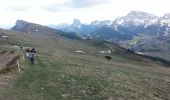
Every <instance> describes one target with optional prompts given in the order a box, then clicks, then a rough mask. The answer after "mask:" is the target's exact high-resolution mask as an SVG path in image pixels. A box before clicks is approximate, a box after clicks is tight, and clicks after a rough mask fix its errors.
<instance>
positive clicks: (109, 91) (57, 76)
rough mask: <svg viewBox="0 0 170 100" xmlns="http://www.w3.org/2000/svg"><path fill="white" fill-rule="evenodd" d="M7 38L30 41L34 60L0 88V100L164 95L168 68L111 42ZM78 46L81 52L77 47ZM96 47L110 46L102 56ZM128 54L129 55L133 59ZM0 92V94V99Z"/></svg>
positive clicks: (120, 99) (136, 99) (125, 99)
mask: <svg viewBox="0 0 170 100" xmlns="http://www.w3.org/2000/svg"><path fill="white" fill-rule="evenodd" d="M7 34H8V35H9V38H12V39H10V41H11V42H13V41H15V42H16V43H17V42H18V43H23V44H24V46H26V47H35V48H36V50H37V53H36V62H35V65H31V64H30V62H29V60H28V59H25V60H23V61H22V62H21V64H22V66H23V69H24V70H23V72H22V73H21V74H18V75H17V76H16V78H14V79H13V80H11V82H10V84H9V85H8V87H7V88H6V89H5V90H3V92H0V94H1V95H0V96H2V97H1V98H2V100H152V99H154V100H169V98H170V95H169V94H170V69H169V68H166V67H164V66H161V65H158V64H156V63H154V62H153V61H151V60H149V59H147V58H142V57H137V55H129V54H128V53H127V52H125V51H124V50H123V49H121V48H119V47H117V46H116V45H113V46H111V44H108V43H100V42H94V41H81V40H69V39H66V38H56V37H51V36H34V35H27V34H22V33H17V32H12V33H11V32H7ZM77 50H80V51H84V52H85V53H76V52H75V51H77ZM101 50H111V51H112V52H113V53H112V54H109V55H110V56H111V57H112V58H113V60H112V61H110V62H109V61H106V60H105V58H104V56H105V55H108V54H101V53H99V51H101ZM132 58H133V59H132ZM1 98H0V99H1Z"/></svg>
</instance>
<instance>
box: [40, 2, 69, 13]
mask: <svg viewBox="0 0 170 100" xmlns="http://www.w3.org/2000/svg"><path fill="white" fill-rule="evenodd" d="M40 9H41V10H45V11H49V12H63V11H67V10H68V8H67V7H65V6H64V5H63V4H55V3H51V4H47V5H42V6H40Z"/></svg>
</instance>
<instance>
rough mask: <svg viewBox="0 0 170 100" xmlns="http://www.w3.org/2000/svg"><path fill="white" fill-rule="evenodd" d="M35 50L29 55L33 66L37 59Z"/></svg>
mask: <svg viewBox="0 0 170 100" xmlns="http://www.w3.org/2000/svg"><path fill="white" fill-rule="evenodd" d="M35 53H36V51H35V48H32V50H30V53H29V55H30V56H29V57H30V60H31V64H32V65H33V64H34V57H35Z"/></svg>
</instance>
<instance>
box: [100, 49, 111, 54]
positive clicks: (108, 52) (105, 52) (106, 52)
mask: <svg viewBox="0 0 170 100" xmlns="http://www.w3.org/2000/svg"><path fill="white" fill-rule="evenodd" d="M99 52H100V53H104V54H111V51H110V50H108V51H99Z"/></svg>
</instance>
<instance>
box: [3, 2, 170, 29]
mask: <svg viewBox="0 0 170 100" xmlns="http://www.w3.org/2000/svg"><path fill="white" fill-rule="evenodd" d="M0 2H1V3H0V12H1V16H0V22H1V23H0V25H1V26H2V25H3V26H11V25H14V23H15V21H16V20H17V19H22V20H26V21H31V22H35V23H39V24H43V25H48V24H58V23H65V22H69V23H70V22H72V20H73V19H74V18H77V19H80V20H81V21H82V22H84V23H90V21H92V20H96V19H97V20H106V19H109V20H114V19H115V18H116V17H118V16H124V15H126V14H127V13H128V12H130V11H132V10H136V11H144V12H147V13H152V14H156V15H163V14H164V13H170V7H169V4H170V0H0Z"/></svg>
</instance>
